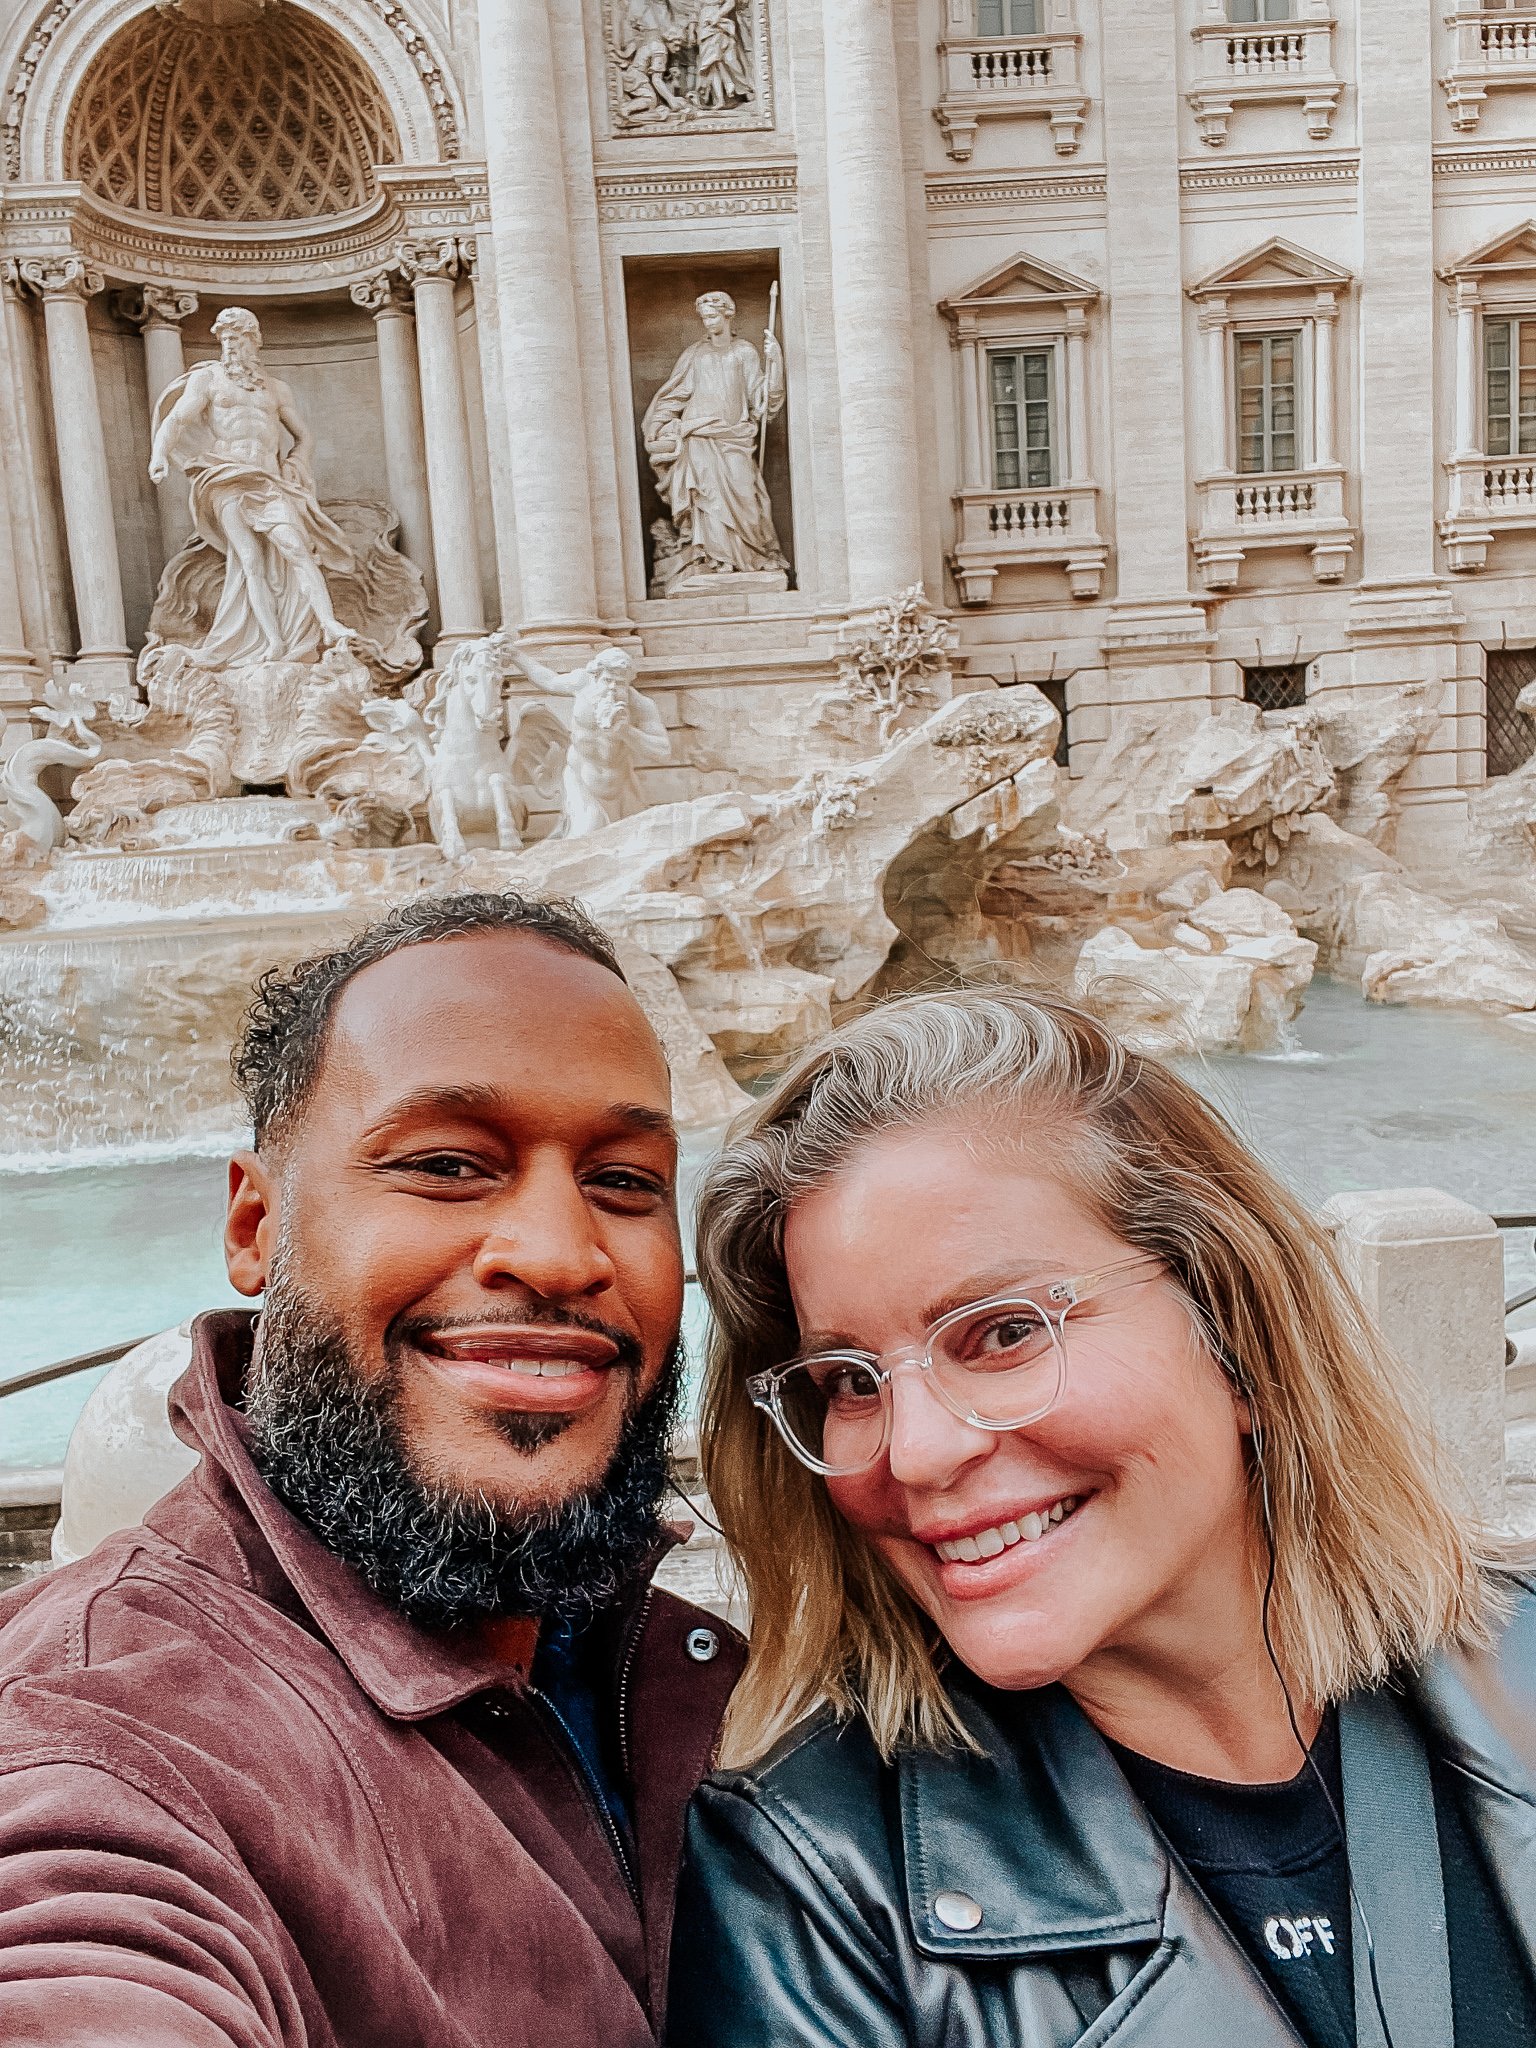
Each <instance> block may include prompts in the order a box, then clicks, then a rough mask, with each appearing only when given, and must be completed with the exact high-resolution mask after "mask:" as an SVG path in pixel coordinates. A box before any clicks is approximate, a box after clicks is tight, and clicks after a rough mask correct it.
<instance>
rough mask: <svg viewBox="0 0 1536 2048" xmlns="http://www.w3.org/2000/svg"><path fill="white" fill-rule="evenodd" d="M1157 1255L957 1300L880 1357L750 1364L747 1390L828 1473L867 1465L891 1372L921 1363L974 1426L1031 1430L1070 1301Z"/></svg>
mask: <svg viewBox="0 0 1536 2048" xmlns="http://www.w3.org/2000/svg"><path fill="white" fill-rule="evenodd" d="M1162 1266H1163V1262H1162V1260H1161V1259H1159V1258H1156V1257H1154V1256H1153V1255H1152V1254H1151V1253H1149V1252H1140V1253H1138V1254H1137V1255H1136V1256H1135V1257H1134V1258H1130V1259H1116V1260H1115V1261H1114V1262H1113V1264H1111V1265H1108V1266H1100V1267H1099V1268H1098V1269H1097V1270H1096V1271H1095V1272H1092V1273H1080V1274H1078V1275H1077V1276H1076V1277H1075V1278H1074V1279H1070V1280H1049V1281H1030V1282H1027V1283H1025V1284H1022V1285H1020V1286H1018V1287H1013V1288H1010V1289H1009V1290H1008V1291H1007V1292H1006V1293H1005V1294H993V1295H989V1296H988V1297H987V1299H986V1300H985V1301H973V1302H968V1303H967V1304H966V1306H965V1307H964V1308H956V1309H950V1310H949V1311H948V1313H947V1314H945V1315H942V1316H940V1317H939V1318H938V1319H937V1321H935V1322H933V1323H931V1324H930V1325H929V1327H928V1330H927V1331H926V1333H925V1334H924V1337H923V1341H922V1343H921V1344H914V1345H912V1346H910V1347H909V1348H907V1349H905V1350H901V1351H887V1352H885V1353H883V1354H882V1355H881V1356H879V1357H876V1356H875V1354H874V1353H873V1352H869V1351H817V1352H813V1353H811V1354H810V1355H808V1356H806V1357H804V1358H792V1359H790V1361H789V1362H788V1363H787V1364H786V1365H779V1366H774V1367H773V1368H772V1369H771V1370H770V1371H768V1372H758V1373H753V1374H752V1376H751V1377H750V1378H749V1379H748V1381H747V1392H748V1394H750V1396H751V1397H752V1402H753V1405H754V1406H755V1407H758V1408H761V1409H762V1410H763V1411H764V1412H765V1413H766V1414H767V1415H769V1416H771V1417H772V1419H773V1422H774V1424H775V1426H776V1427H777V1429H778V1431H779V1434H780V1435H781V1436H782V1437H783V1439H784V1441H785V1443H786V1444H788V1446H789V1448H790V1449H791V1450H792V1451H793V1452H794V1454H795V1456H796V1457H797V1458H798V1459H799V1460H800V1462H801V1464H802V1465H808V1466H809V1467H810V1469H811V1470H812V1471H813V1472H819V1473H821V1474H822V1475H823V1477H825V1478H829V1479H841V1478H846V1477H847V1476H848V1475H850V1474H852V1473H855V1472H867V1471H868V1470H869V1468H870V1466H872V1465H874V1464H877V1463H878V1462H879V1460H880V1459H881V1458H882V1457H883V1456H884V1455H885V1451H886V1447H887V1445H888V1444H889V1442H890V1437H891V1381H892V1379H893V1377H894V1375H895V1374H896V1373H897V1372H899V1371H901V1370H902V1369H903V1368H910V1369H911V1370H913V1371H915V1372H921V1373H922V1374H923V1375H924V1376H925V1378H926V1379H927V1382H928V1385H929V1386H930V1387H931V1388H932V1390H933V1391H934V1393H935V1394H937V1395H938V1397H939V1399H940V1400H941V1401H942V1402H943V1403H944V1406H945V1407H946V1408H948V1409H949V1410H950V1412H951V1413H952V1414H954V1415H958V1416H959V1417H960V1419H961V1421H962V1422H969V1423H972V1424H974V1426H975V1427H976V1428H977V1429H991V1430H999V1431H1001V1430H1009V1429H1023V1428H1025V1427H1026V1425H1027V1424H1029V1423H1031V1422H1038V1421H1039V1420H1040V1418H1041V1417H1042V1416H1043V1415H1048V1414H1049V1413H1050V1411H1051V1410H1052V1409H1053V1408H1054V1407H1055V1406H1056V1403H1057V1402H1058V1401H1059V1400H1060V1399H1061V1392H1062V1388H1063V1387H1064V1386H1065V1385H1066V1378H1067V1340H1066V1327H1065V1326H1066V1320H1067V1317H1068V1316H1069V1315H1070V1314H1071V1312H1072V1310H1073V1309H1075V1308H1078V1307H1081V1305H1082V1304H1083V1303H1084V1302H1086V1301H1090V1300H1096V1299H1098V1298H1099V1297H1100V1296H1102V1295H1106V1294H1112V1293H1115V1292H1117V1291H1119V1290H1120V1289H1121V1288H1126V1287H1138V1286H1140V1285H1141V1284H1142V1283H1143V1282H1144V1281H1147V1280H1150V1279H1151V1278H1152V1277H1153V1276H1154V1274H1156V1273H1158V1272H1160V1271H1161V1270H1162Z"/></svg>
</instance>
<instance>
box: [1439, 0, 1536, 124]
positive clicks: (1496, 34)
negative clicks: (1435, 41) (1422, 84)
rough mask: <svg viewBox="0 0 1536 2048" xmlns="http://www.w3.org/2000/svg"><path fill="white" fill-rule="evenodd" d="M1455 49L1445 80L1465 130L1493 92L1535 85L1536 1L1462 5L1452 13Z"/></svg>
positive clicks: (1455, 121)
mask: <svg viewBox="0 0 1536 2048" xmlns="http://www.w3.org/2000/svg"><path fill="white" fill-rule="evenodd" d="M1446 20H1447V22H1448V23H1449V26H1450V30H1451V34H1452V36H1453V37H1454V39H1455V44H1456V54H1455V56H1454V57H1453V58H1452V60H1451V68H1450V70H1449V71H1448V72H1447V73H1446V74H1445V76H1444V77H1443V78H1442V79H1441V81H1440V87H1441V90H1442V91H1443V92H1444V94H1445V97H1446V102H1447V104H1448V105H1449V107H1450V110H1451V120H1452V123H1453V124H1454V126H1455V127H1456V128H1457V129H1458V130H1460V131H1461V132H1462V133H1463V134H1465V133H1466V132H1467V131H1468V130H1469V129H1472V128H1475V127H1476V126H1477V124H1478V121H1479V119H1480V118H1481V116H1482V111H1483V102H1484V100H1485V99H1487V97H1488V95H1489V93H1490V92H1499V91H1507V90H1510V89H1513V88H1515V87H1519V86H1532V85H1536V7H1531V8H1525V9H1521V10H1520V11H1519V12H1515V11H1513V10H1512V11H1510V12H1509V13H1505V12H1503V11H1502V10H1501V11H1500V12H1499V13H1497V14H1485V13H1484V12H1483V11H1482V9H1481V8H1479V7H1458V8H1457V9H1456V10H1455V12H1454V13H1452V14H1449V15H1447V17H1446Z"/></svg>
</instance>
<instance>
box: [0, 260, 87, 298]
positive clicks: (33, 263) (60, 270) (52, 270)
mask: <svg viewBox="0 0 1536 2048" xmlns="http://www.w3.org/2000/svg"><path fill="white" fill-rule="evenodd" d="M12 262H13V263H14V265H15V271H16V281H17V282H18V283H20V284H21V285H24V286H25V287H26V288H27V290H28V291H34V292H36V293H37V295H38V297H39V298H40V299H92V298H94V297H95V296H96V294H97V293H98V292H100V291H105V290H106V285H107V280H106V279H105V278H104V277H103V276H102V274H101V272H100V271H99V270H95V269H93V268H92V267H91V265H90V264H89V263H87V262H86V261H85V260H84V258H83V257H80V256H22V257H19V258H13V259H12ZM10 268H11V264H10V263H8V264H7V266H6V269H7V272H8V273H9V271H10ZM7 281H9V277H8V279H7Z"/></svg>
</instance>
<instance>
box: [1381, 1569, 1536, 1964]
mask: <svg viewBox="0 0 1536 2048" xmlns="http://www.w3.org/2000/svg"><path fill="white" fill-rule="evenodd" d="M1407 1690H1408V1696H1409V1698H1410V1700H1411V1701H1412V1702H1413V1703H1414V1704H1415V1705H1416V1706H1417V1707H1418V1709H1419V1711H1420V1713H1421V1714H1422V1715H1423V1717H1424V1719H1425V1721H1426V1722H1427V1723H1428V1725H1429V1730H1430V1736H1431V1740H1432V1741H1433V1743H1434V1745H1435V1746H1436V1747H1437V1748H1438V1749H1439V1750H1440V1751H1441V1753H1442V1754H1443V1755H1444V1756H1445V1757H1446V1758H1447V1760H1448V1761H1449V1762H1450V1764H1451V1765H1452V1766H1453V1768H1454V1769H1455V1770H1456V1771H1457V1772H1458V1773H1459V1774H1460V1781H1461V1789H1462V1796H1463V1799H1464V1802H1465V1808H1466V1813H1467V1817H1468V1819H1469V1821H1470V1822H1471V1825H1472V1827H1473V1829H1474V1830H1475V1831H1476V1833H1477V1835H1478V1838H1479V1841H1480V1843H1481V1846H1482V1848H1483V1851H1484V1853H1485V1855H1486V1858H1487V1863H1488V1868H1489V1870H1490V1871H1491V1872H1492V1873H1493V1876H1494V1881H1495V1883H1496V1884H1497V1885H1498V1887H1499V1890H1500V1892H1501V1894H1502V1896H1503V1899H1504V1904H1505V1907H1506V1909H1507V1911H1508V1913H1509V1917H1510V1920H1511V1922H1512V1923H1513V1925H1514V1926H1515V1927H1516V1928H1517V1929H1518V1930H1519V1933H1520V1937H1521V1940H1522V1941H1523V1943H1524V1944H1525V1948H1526V1952H1527V1954H1528V1955H1532V1956H1536V1601H1532V1600H1531V1599H1530V1597H1529V1589H1528V1588H1527V1589H1526V1596H1525V1597H1523V1598H1522V1599H1521V1600H1520V1604H1519V1606H1518V1607H1517V1608H1516V1610H1515V1613H1514V1615H1513V1617H1512V1619H1511V1620H1510V1622H1509V1625H1508V1627H1507V1628H1506V1629H1505V1630H1504V1633H1503V1635H1502V1637H1501V1638H1500V1642H1499V1646H1498V1649H1497V1651H1496V1652H1494V1653H1492V1654H1486V1655H1482V1656H1474V1657H1468V1656H1465V1655H1462V1654H1460V1653H1455V1654H1452V1655H1449V1656H1440V1657H1434V1658H1432V1659H1431V1660H1430V1661H1429V1663H1428V1664H1427V1665H1425V1666H1424V1668H1423V1669H1422V1670H1421V1671H1419V1672H1417V1673H1416V1674H1415V1675H1414V1677H1413V1679H1412V1680H1411V1681H1410V1683H1409V1685H1408V1688H1407Z"/></svg>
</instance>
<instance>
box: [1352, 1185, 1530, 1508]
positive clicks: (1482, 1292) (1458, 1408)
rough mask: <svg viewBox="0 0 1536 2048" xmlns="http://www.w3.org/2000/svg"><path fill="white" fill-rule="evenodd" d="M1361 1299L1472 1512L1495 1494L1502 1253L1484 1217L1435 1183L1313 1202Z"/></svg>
mask: <svg viewBox="0 0 1536 2048" xmlns="http://www.w3.org/2000/svg"><path fill="white" fill-rule="evenodd" d="M1322 1220H1323V1221H1324V1223H1326V1224H1327V1225H1328V1226H1329V1228H1330V1229H1331V1230H1332V1231H1333V1234H1334V1238H1335V1241H1336V1243H1337V1245H1338V1248H1339V1252H1340V1255H1341V1256H1342V1258H1343V1260H1344V1264H1345V1266H1346V1268H1347V1269H1348V1271H1349V1274H1350V1277H1351V1279H1352V1280H1353V1281H1354V1283H1355V1286H1356V1287H1357V1288H1358V1289H1359V1292H1360V1296H1361V1299H1362V1300H1363V1301H1364V1303H1365V1306H1366V1308H1367V1310H1368V1311H1369V1312H1370V1314H1371V1316H1372V1317H1373V1318H1374V1320H1375V1321H1376V1323H1377V1325H1378V1327H1379V1328H1380V1330H1381V1332H1382V1335H1383V1336H1384V1337H1385V1338H1386V1340H1387V1343H1388V1345H1389V1347H1390V1348H1391V1350H1392V1351H1393V1353H1394V1354H1395V1355H1396V1356H1397V1357H1398V1358H1399V1359H1400V1360H1401V1361H1402V1363H1403V1365H1404V1366H1405V1367H1406V1368H1407V1369H1408V1371H1409V1372H1410V1373H1412V1375H1413V1376H1414V1378H1415V1380H1416V1381H1417V1382H1418V1384H1419V1386H1420V1387H1421V1388H1422V1389H1423V1392H1424V1393H1425V1395H1427V1397H1428V1401H1429V1406H1430V1410H1431V1413H1432V1415H1433V1419H1434V1423H1435V1427H1436V1429H1437V1431H1438V1432H1439V1435H1440V1437H1441V1440H1442V1441H1443V1442H1444V1444H1445V1445H1446V1447H1447V1448H1448V1449H1449V1450H1450V1452H1451V1453H1452V1455H1453V1456H1454V1458H1455V1459H1456V1462H1457V1464H1458V1465H1459V1466H1460V1469H1461V1471H1462V1474H1463V1475H1464V1477H1465V1479H1466V1482H1467V1484H1468V1487H1469V1488H1470V1490H1471V1493H1472V1496H1473V1499H1474V1500H1475V1502H1476V1505H1477V1507H1478V1509H1479V1511H1480V1512H1481V1513H1482V1514H1484V1515H1485V1516H1487V1518H1488V1519H1489V1520H1490V1521H1492V1522H1495V1523H1496V1522H1497V1521H1498V1520H1499V1518H1500V1514H1501V1511H1502V1508H1503V1502H1504V1403H1505V1394H1504V1371H1505V1366H1504V1254H1503V1248H1502V1246H1501V1244H1500V1241H1499V1233H1498V1231H1497V1230H1496V1229H1495V1228H1494V1225H1493V1219H1492V1218H1491V1217H1489V1216H1485V1215H1483V1214H1482V1213H1481V1211H1480V1210H1477V1209H1474V1208H1472V1207H1471V1206H1470V1204H1468V1203H1466V1202H1462V1201H1458V1200H1457V1199H1456V1197H1455V1196H1454V1195H1447V1194H1442V1193H1441V1192H1440V1190H1439V1189H1438V1188H1388V1189H1382V1190H1376V1191H1372V1192H1369V1193H1359V1194H1345V1195H1334V1196H1333V1197H1332V1198H1331V1199H1330V1200H1329V1201H1328V1202H1326V1203H1325V1204H1324V1206H1323V1209H1322Z"/></svg>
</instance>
